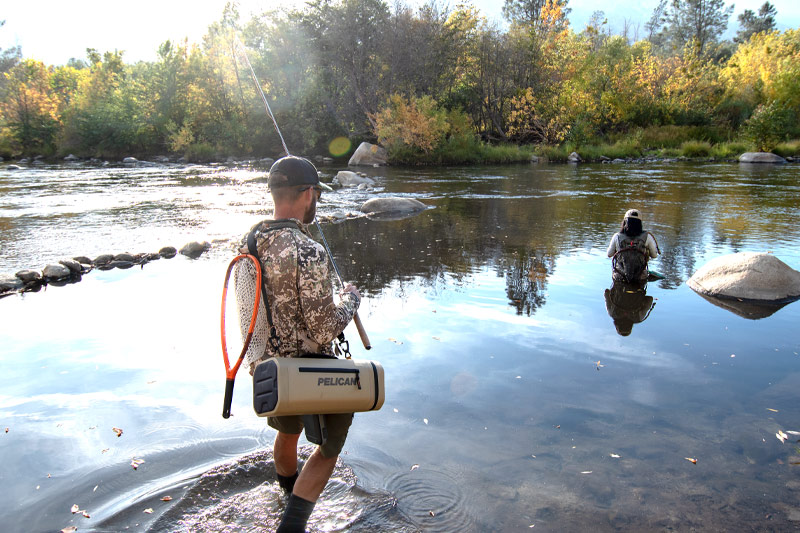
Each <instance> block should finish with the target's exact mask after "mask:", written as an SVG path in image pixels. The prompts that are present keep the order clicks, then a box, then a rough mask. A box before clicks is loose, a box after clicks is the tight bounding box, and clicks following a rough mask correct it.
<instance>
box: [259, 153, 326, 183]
mask: <svg viewBox="0 0 800 533" xmlns="http://www.w3.org/2000/svg"><path fill="white" fill-rule="evenodd" d="M267 183H268V186H269V188H270V189H271V188H273V187H290V186H293V185H318V186H320V187H322V188H323V189H325V190H327V191H331V190H333V189H331V188H330V187H328V186H327V185H325V184H324V183H322V182H320V181H319V172H317V169H316V167H315V166H314V165H313V164H311V161H309V160H308V159H305V158H304V157H297V156H294V155H287V156H286V157H281V158H280V159H278V160H277V161H275V163H273V164H272V167H271V168H270V169H269V180H268V182H267Z"/></svg>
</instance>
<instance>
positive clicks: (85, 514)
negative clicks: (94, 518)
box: [83, 511, 91, 518]
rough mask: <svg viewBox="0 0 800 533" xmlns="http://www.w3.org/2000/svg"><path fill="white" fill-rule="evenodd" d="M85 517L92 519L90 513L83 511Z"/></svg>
mask: <svg viewBox="0 0 800 533" xmlns="http://www.w3.org/2000/svg"><path fill="white" fill-rule="evenodd" d="M83 516H85V517H86V518H91V516H89V513H88V512H86V511H83Z"/></svg>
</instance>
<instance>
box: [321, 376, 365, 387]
mask: <svg viewBox="0 0 800 533" xmlns="http://www.w3.org/2000/svg"><path fill="white" fill-rule="evenodd" d="M355 384H356V378H319V379H317V387H343V386H346V385H355Z"/></svg>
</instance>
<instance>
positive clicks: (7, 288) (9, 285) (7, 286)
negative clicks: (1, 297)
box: [0, 274, 25, 294]
mask: <svg viewBox="0 0 800 533" xmlns="http://www.w3.org/2000/svg"><path fill="white" fill-rule="evenodd" d="M24 286H25V284H24V282H23V281H22V280H21V279H19V278H18V277H17V276H8V275H3V274H0V294H3V293H7V292H11V291H18V290H20V289H21V288H23V287H24Z"/></svg>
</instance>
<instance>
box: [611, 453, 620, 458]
mask: <svg viewBox="0 0 800 533" xmlns="http://www.w3.org/2000/svg"><path fill="white" fill-rule="evenodd" d="M611 457H613V458H614V459H619V455H617V454H615V453H612V454H611Z"/></svg>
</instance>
